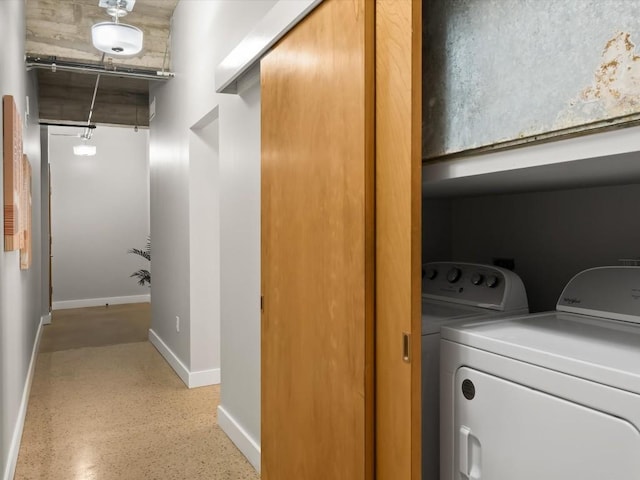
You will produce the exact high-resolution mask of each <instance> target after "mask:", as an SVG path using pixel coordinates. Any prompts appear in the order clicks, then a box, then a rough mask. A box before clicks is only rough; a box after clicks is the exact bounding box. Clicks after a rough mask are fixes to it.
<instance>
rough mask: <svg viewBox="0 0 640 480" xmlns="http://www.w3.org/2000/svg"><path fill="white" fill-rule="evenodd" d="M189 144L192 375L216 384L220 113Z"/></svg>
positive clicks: (195, 131)
mask: <svg viewBox="0 0 640 480" xmlns="http://www.w3.org/2000/svg"><path fill="white" fill-rule="evenodd" d="M210 117H211V118H205V120H204V122H203V123H204V125H202V124H198V125H196V127H195V128H192V132H191V134H190V140H189V206H190V208H189V224H190V228H191V231H190V235H189V251H190V252H192V253H193V254H192V255H191V258H190V264H189V268H190V269H191V282H190V283H191V292H190V295H191V296H190V301H191V318H193V319H194V320H195V319H201V320H202V321H201V322H198V325H197V326H196V328H193V329H191V371H193V372H206V371H211V370H213V372H212V374H211V375H210V376H211V377H212V378H211V380H212V381H213V382H214V383H220V195H219V192H220V181H219V177H220V165H219V160H220V159H219V134H218V129H219V121H218V109H215V110H214V111H213V112H212V115H211V116H210Z"/></svg>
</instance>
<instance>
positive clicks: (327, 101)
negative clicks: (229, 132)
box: [261, 0, 374, 480]
mask: <svg viewBox="0 0 640 480" xmlns="http://www.w3.org/2000/svg"><path fill="white" fill-rule="evenodd" d="M373 6H374V5H373V3H372V2H370V1H367V0H326V1H324V2H323V3H322V4H320V6H319V7H318V8H317V9H316V10H314V11H313V12H312V13H311V14H310V15H309V16H308V17H307V18H306V19H305V20H303V21H302V22H301V23H300V24H299V25H298V26H297V27H296V28H295V29H293V30H292V31H291V32H289V34H288V35H287V36H286V37H285V38H284V39H283V40H282V41H281V42H280V43H279V44H278V45H277V46H276V47H275V48H274V49H273V50H272V51H271V52H270V53H269V54H268V55H267V56H266V57H265V58H264V59H263V60H262V62H261V89H262V94H261V105H262V292H263V295H264V309H263V314H262V442H261V443H262V478H263V479H265V480H298V479H304V480H327V479H331V480H364V479H373V475H374V472H373V413H374V410H373V396H374V392H373V327H374V326H373V320H374V318H373V313H374V312H373V306H374V304H373V302H374V299H373V293H374V292H373V288H374V283H373V282H374V276H373V275H374V271H373V269H374V244H373V242H374V224H373V223H374V208H373V205H374V204H373V181H374V177H373V169H374V156H373V133H374V132H373V118H374V116H373V94H374V86H373Z"/></svg>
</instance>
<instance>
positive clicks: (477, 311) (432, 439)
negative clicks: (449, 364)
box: [422, 262, 528, 480]
mask: <svg viewBox="0 0 640 480" xmlns="http://www.w3.org/2000/svg"><path fill="white" fill-rule="evenodd" d="M527 312H528V304H527V294H526V292H525V288H524V285H523V284H522V280H520V277H518V275H517V274H515V273H514V272H511V271H509V270H505V269H502V268H498V267H494V266H490V265H478V264H471V263H456V262H434V263H427V264H425V265H424V266H423V282H422V452H423V453H422V478H423V479H425V480H435V479H437V478H438V475H439V456H440V449H439V445H440V442H439V432H440V429H439V421H438V419H439V416H440V413H439V412H440V407H439V383H440V381H439V377H440V328H441V327H442V326H444V325H450V324H452V323H454V322H458V321H462V320H464V321H465V322H467V323H468V322H472V321H479V320H484V319H487V318H488V317H491V318H495V317H496V316H500V315H513V314H517V313H527Z"/></svg>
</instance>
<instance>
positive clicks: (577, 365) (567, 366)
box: [441, 312, 640, 394]
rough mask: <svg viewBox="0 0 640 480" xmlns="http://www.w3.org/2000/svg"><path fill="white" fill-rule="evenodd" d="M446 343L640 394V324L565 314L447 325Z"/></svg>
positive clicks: (443, 334) (558, 313) (445, 327)
mask: <svg viewBox="0 0 640 480" xmlns="http://www.w3.org/2000/svg"><path fill="white" fill-rule="evenodd" d="M441 335H442V338H443V339H447V340H451V341H453V342H456V343H460V344H463V345H468V346H471V347H475V348H478V349H480V350H485V351H488V352H491V353H496V354H498V355H502V356H505V357H509V358H513V359H515V360H520V361H523V362H527V363H531V364H533V365H539V366H542V367H546V368H548V369H551V370H555V371H558V372H562V373H568V374H570V375H573V376H576V377H580V378H584V379H587V380H591V381H594V382H598V383H602V384H604V385H610V386H613V387H617V388H619V389H621V390H627V391H629V392H634V393H637V394H640V325H637V324H633V323H628V322H621V321H616V320H608V319H602V318H594V317H588V316H585V315H577V314H571V313H563V312H552V313H541V314H537V315H525V316H520V317H513V316H512V317H505V318H501V319H495V320H490V321H486V322H481V323H466V322H462V323H457V324H456V325H453V326H449V327H447V326H443V327H442V330H441Z"/></svg>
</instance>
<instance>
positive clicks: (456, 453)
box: [440, 267, 640, 480]
mask: <svg viewBox="0 0 640 480" xmlns="http://www.w3.org/2000/svg"><path fill="white" fill-rule="evenodd" d="M639 428H640V267H600V268H594V269H590V270H586V271H584V272H581V273H579V274H578V275H576V276H575V277H574V278H573V279H572V280H571V281H570V282H569V283H568V284H567V286H566V287H565V289H564V291H563V292H562V294H561V296H560V299H559V300H558V303H557V306H556V310H555V311H553V312H547V313H539V314H531V315H524V316H512V317H509V318H502V319H495V320H491V321H486V322H483V323H474V324H465V325H457V326H452V327H444V328H443V329H442V341H441V476H440V478H441V480H453V479H456V480H459V479H464V480H480V479H486V480H542V479H544V480H570V479H576V480H577V479H579V480H609V479H610V480H622V479H631V478H640V432H639Z"/></svg>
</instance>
